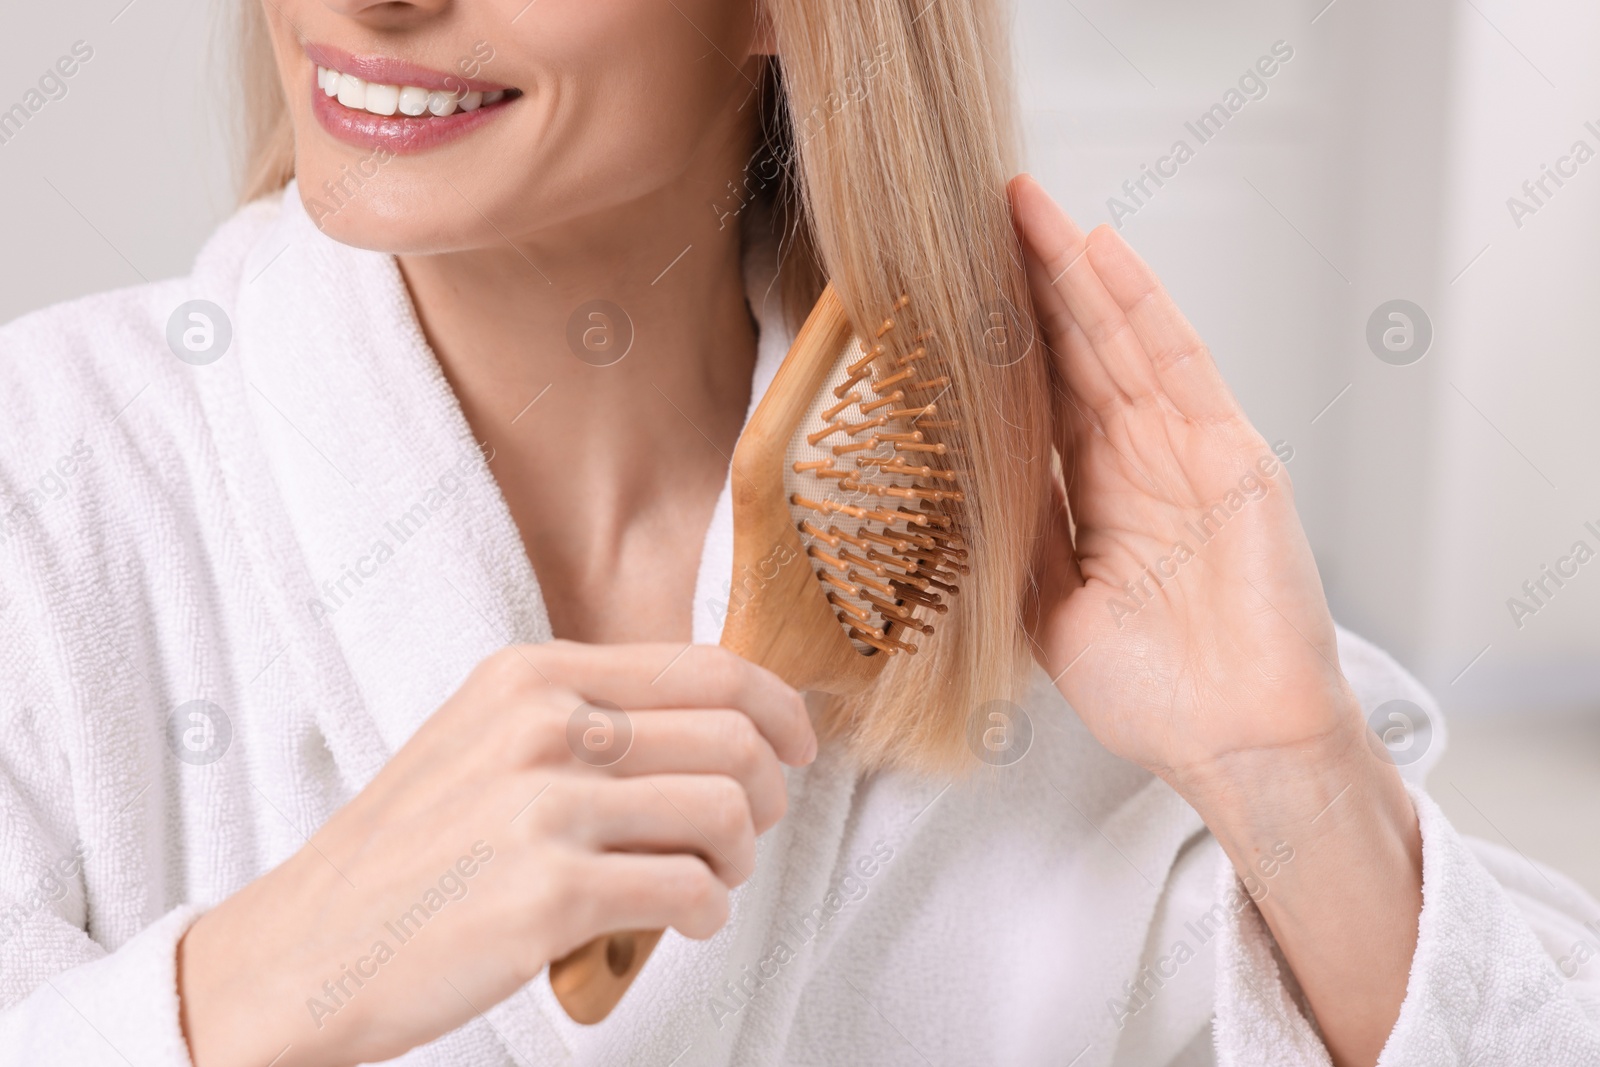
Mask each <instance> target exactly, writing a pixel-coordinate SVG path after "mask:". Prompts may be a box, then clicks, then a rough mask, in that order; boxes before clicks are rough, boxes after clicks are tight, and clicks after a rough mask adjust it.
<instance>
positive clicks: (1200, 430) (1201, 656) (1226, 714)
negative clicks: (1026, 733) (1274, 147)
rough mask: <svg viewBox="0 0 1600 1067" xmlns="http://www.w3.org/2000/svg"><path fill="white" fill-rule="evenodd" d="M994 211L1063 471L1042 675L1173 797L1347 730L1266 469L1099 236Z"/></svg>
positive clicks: (1162, 308)
mask: <svg viewBox="0 0 1600 1067" xmlns="http://www.w3.org/2000/svg"><path fill="white" fill-rule="evenodd" d="M1013 196H1014V204H1015V211H1016V217H1017V221H1018V225H1019V227H1020V228H1021V229H1022V232H1023V234H1024V235H1025V237H1026V240H1027V242H1028V248H1029V251H1030V253H1031V254H1030V256H1029V259H1030V264H1029V274H1030V281H1031V282H1032V288H1033V296H1034V301H1035V304H1036V305H1037V309H1038V312H1039V316H1040V319H1041V323H1042V325H1043V327H1044V331H1045V341H1046V345H1047V347H1048V348H1049V349H1050V351H1051V352H1053V353H1054V357H1055V358H1054V362H1053V371H1054V378H1055V381H1056V384H1057V404H1056V415H1055V440H1056V447H1057V448H1058V450H1059V451H1060V453H1061V456H1062V462H1063V468H1064V470H1065V473H1066V491H1065V494H1064V499H1062V500H1059V501H1058V504H1057V507H1056V509H1055V510H1056V521H1055V524H1054V528H1053V530H1052V536H1051V538H1050V539H1049V543H1048V544H1047V546H1046V549H1045V555H1044V557H1043V558H1042V560H1041V567H1040V580H1041V585H1042V589H1041V592H1042V603H1041V605H1040V610H1039V616H1038V623H1037V625H1036V627H1035V640H1036V641H1037V643H1038V647H1039V649H1040V655H1041V659H1042V661H1043V665H1044V666H1045V668H1046V669H1047V670H1049V671H1050V674H1051V676H1052V677H1056V678H1057V685H1058V686H1059V687H1060V689H1061V692H1062V693H1063V695H1065V696H1066V697H1067V699H1068V700H1069V701H1070V702H1071V704H1072V706H1073V707H1074V708H1076V709H1077V711H1078V713H1079V714H1080V715H1081V716H1083V718H1084V720H1085V722H1086V723H1087V724H1088V725H1089V726H1090V728H1091V729H1093V730H1094V732H1095V734H1096V736H1097V737H1099V738H1100V740H1101V741H1102V742H1103V743H1104V744H1105V745H1106V746H1107V747H1108V748H1110V749H1111V750H1112V751H1113V752H1116V753H1117V754H1118V755H1120V756H1123V757H1124V758H1126V759H1129V760H1132V761H1133V762H1135V763H1138V764H1140V765H1141V766H1143V767H1145V768H1147V769H1148V770H1150V771H1152V772H1153V773H1155V774H1158V775H1160V776H1162V777H1163V778H1166V779H1168V780H1169V781H1171V782H1173V784H1174V785H1178V786H1179V787H1180V789H1181V788H1182V786H1181V783H1184V782H1185V781H1186V780H1187V779H1189V778H1191V777H1193V776H1196V775H1204V774H1207V773H1208V772H1210V771H1212V770H1213V769H1215V768H1217V767H1218V766H1219V765H1221V764H1223V763H1225V762H1226V761H1227V760H1228V759H1229V758H1230V757H1231V756H1234V755H1235V754H1238V753H1242V752H1248V751H1252V750H1259V749H1263V748H1279V747H1290V746H1305V745H1320V744H1322V743H1324V742H1325V741H1328V740H1329V739H1335V740H1336V739H1338V737H1339V736H1341V735H1343V734H1347V733H1348V732H1350V731H1351V730H1352V729H1359V728H1360V727H1361V726H1362V722H1361V717H1360V712H1359V708H1358V707H1357V706H1356V702H1355V700H1354V698H1353V697H1352V695H1351V691H1350V688H1349V686H1348V685H1347V684H1346V683H1345V679H1344V676H1343V675H1342V674H1341V673H1340V671H1339V658H1338V651H1337V648H1336V645H1335V640H1334V628H1333V620H1332V618H1331V616H1330V615H1329V613H1328V606H1327V602H1326V601H1325V600H1324V598H1323V593H1322V583H1321V581H1320V580H1319V578H1318V576H1317V569H1316V564H1315V563H1314V561H1313V560H1312V556H1311V549H1310V546H1309V545H1308V544H1307V541H1306V537H1305V534H1304V532H1303V531H1302V529H1301V526H1300V520H1299V517H1298V516H1297V515H1296V514H1295V509H1294V497H1293V492H1292V490H1291V488H1290V483H1289V473H1288V470H1287V469H1286V468H1285V467H1284V460H1283V457H1280V456H1279V455H1278V454H1277V453H1275V452H1274V451H1273V449H1272V447H1271V446H1269V445H1268V444H1267V442H1266V441H1265V440H1263V439H1262V437H1261V435H1260V434H1258V433H1257V432H1256V430H1255V428H1254V427H1253V426H1251V425H1250V423H1249V421H1248V420H1247V419H1246V418H1245V416H1244V412H1243V411H1241V410H1240V409H1239V405H1238V403H1237V402H1236V401H1235V400H1234V398H1233V395H1232V393H1231V392H1230V391H1229V390H1228V387H1227V385H1226V384H1225V383H1224V382H1223V380H1222V377H1221V375H1220V374H1219V373H1218V371H1217V367H1216V364H1215V363H1213V362H1212V359H1211V355H1210V353H1209V352H1208V351H1207V350H1206V346H1205V345H1204V343H1203V342H1201V340H1200V338H1199V337H1198V336H1197V335H1196V334H1195V332H1194V330H1193V328H1192V327H1190V325H1189V323H1188V322H1187V321H1185V319H1184V318H1183V316H1182V314H1180V313H1179V311H1178V309H1177V307H1176V306H1174V304H1173V303H1172V300H1171V298H1170V297H1168V296H1167V294H1166V292H1165V290H1163V289H1162V288H1161V285H1160V283H1159V282H1158V281H1157V280H1156V278H1155V276H1154V275H1153V274H1151V272H1150V269H1149V268H1148V267H1147V266H1145V264H1144V263H1143V262H1142V261H1141V260H1140V259H1139V258H1138V257H1137V256H1136V255H1135V254H1134V253H1133V250H1132V249H1131V248H1129V247H1128V246H1127V244H1126V243H1125V242H1124V241H1123V240H1122V238H1121V237H1119V236H1118V235H1117V234H1116V232H1115V231H1113V230H1111V229H1109V228H1106V227H1102V228H1101V229H1099V230H1096V231H1095V232H1094V233H1093V234H1091V235H1089V236H1088V237H1087V238H1085V237H1084V235H1083V234H1082V233H1081V232H1080V231H1079V230H1078V229H1077V227H1076V226H1074V225H1073V223H1072V221H1071V220H1070V219H1069V218H1068V217H1067V216H1066V215H1065V214H1064V213H1063V212H1062V211H1061V210H1060V209H1059V208H1057V207H1056V206H1055V204H1054V203H1052V202H1051V201H1050V200H1049V198H1048V197H1047V196H1046V194H1045V193H1044V191H1043V190H1042V189H1040V188H1039V186H1038V185H1036V184H1034V183H1033V182H1032V181H1031V180H1030V179H1027V178H1020V179H1018V180H1017V181H1015V182H1014V183H1013ZM1283 451H1284V455H1285V456H1287V455H1292V452H1290V451H1289V449H1288V448H1287V447H1285V448H1284V449H1283ZM1069 506H1070V509H1071V518H1072V522H1073V523H1074V524H1075V525H1076V540H1075V542H1074V539H1073V537H1072V536H1071V534H1070V532H1069V527H1068V523H1067V515H1068V511H1067V508H1068V507H1069ZM1080 655H1081V657H1082V658H1081V659H1080V658H1079V656H1080ZM1069 665H1070V669H1068V668H1069ZM1058 672H1064V673H1059V674H1058Z"/></svg>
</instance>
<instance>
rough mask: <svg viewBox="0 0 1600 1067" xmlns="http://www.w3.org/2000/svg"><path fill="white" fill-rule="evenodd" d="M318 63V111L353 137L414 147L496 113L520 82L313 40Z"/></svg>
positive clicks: (354, 141)
mask: <svg viewBox="0 0 1600 1067" xmlns="http://www.w3.org/2000/svg"><path fill="white" fill-rule="evenodd" d="M306 55H307V56H308V57H309V58H310V59H311V61H312V63H313V64H315V71H316V90H315V92H314V93H313V94H312V111H313V112H314V113H315V114H316V116H317V120H318V122H320V123H321V125H322V127H323V129H325V130H327V131H328V133H330V134H331V135H332V136H333V137H335V138H336V139H338V140H340V141H344V142H345V143H347V144H351V145H355V146H358V147H363V148H378V147H382V148H386V149H388V150H389V151H392V152H396V153H413V152H421V151H425V150H427V149H429V148H434V147H437V146H439V145H441V144H444V143H446V142H449V141H453V140H455V139H457V138H458V137H461V136H464V135H465V134H467V133H469V132H471V131H472V130H475V129H477V128H478V127H480V126H482V125H483V124H484V123H486V122H489V121H492V120H493V118H494V117H495V116H496V115H497V114H498V113H499V112H500V111H502V110H504V109H505V108H506V107H507V106H508V105H509V104H510V103H511V102H512V101H514V100H516V99H518V98H519V97H520V96H521V95H522V93H521V91H520V90H517V89H514V88H511V87H508V86H504V85H500V84H497V83H495V82H490V81H486V80H484V79H482V78H475V77H466V76H464V75H461V74H454V73H447V72H444V71H437V70H430V69H428V68H426V67H420V66H417V65H416V64H413V63H408V62H405V61H404V60H398V59H391V58H389V57H387V56H356V55H352V54H351V53H349V52H345V51H343V50H341V49H336V48H333V47H331V46H328V45H316V44H308V45H306Z"/></svg>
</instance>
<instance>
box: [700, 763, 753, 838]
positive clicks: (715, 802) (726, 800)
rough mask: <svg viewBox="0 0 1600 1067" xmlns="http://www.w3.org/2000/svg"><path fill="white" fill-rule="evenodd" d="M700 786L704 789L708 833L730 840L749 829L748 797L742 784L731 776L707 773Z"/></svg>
mask: <svg viewBox="0 0 1600 1067" xmlns="http://www.w3.org/2000/svg"><path fill="white" fill-rule="evenodd" d="M702 788H704V789H705V791H706V798H705V805H706V816H705V818H706V821H707V823H709V826H708V828H707V833H708V834H710V835H711V836H713V837H716V838H718V839H720V840H723V841H732V840H734V839H736V838H737V837H739V836H740V835H741V834H744V833H746V832H747V831H748V830H749V829H750V827H751V819H750V798H749V796H747V795H746V793H745V791H744V786H742V785H740V784H739V782H737V781H736V780H734V779H732V778H726V777H723V776H722V775H709V776H708V777H707V779H706V782H705V785H704V786H703V787H702Z"/></svg>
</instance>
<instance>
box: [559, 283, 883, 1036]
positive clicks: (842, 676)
mask: <svg viewBox="0 0 1600 1067" xmlns="http://www.w3.org/2000/svg"><path fill="white" fill-rule="evenodd" d="M850 339H851V333H850V323H849V321H848V320H847V318H846V316H845V311H844V305H843V304H842V303H840V301H839V297H838V295H837V294H835V293H834V291H833V287H832V286H831V285H830V286H828V287H827V288H826V289H824V290H823V293H822V296H821V297H820V298H819V299H818V300H817V304H816V307H814V308H813V309H812V311H811V314H810V316H809V317H808V318H807V319H806V322H805V324H804V325H803V326H802V327H801V328H800V332H799V333H798V334H797V335H796V336H795V340H794V344H793V346H792V347H791V348H790V349H789V354H788V355H787V356H786V357H785V358H784V361H783V363H782V365H781V366H779V368H778V373H777V375H776V376H775V377H774V378H773V381H772V385H771V386H770V387H769V388H768V389H767V392H766V394H765V395H763V396H762V398H761V401H760V403H759V404H757V405H756V410H755V412H754V413H753V414H752V415H751V416H750V422H749V424H748V425H747V426H746V427H745V429H744V432H743V433H742V434H740V436H739V442H738V444H737V445H736V446H735V448H734V452H733V469H734V474H735V477H734V478H733V554H734V568H733V581H734V584H735V585H737V586H739V587H740V588H741V589H744V590H745V592H746V593H747V594H748V595H747V596H745V597H744V599H742V600H741V601H740V604H739V606H738V607H737V608H736V609H735V608H731V607H730V610H729V612H728V616H727V618H726V620H725V621H724V624H723V629H722V647H724V648H726V649H728V650H729V651H731V652H735V653H738V654H739V655H740V656H743V657H744V658H745V659H747V660H749V661H750V662H752V663H756V664H759V665H760V666H762V667H765V668H767V670H769V671H772V672H773V673H774V674H776V675H777V676H778V677H780V678H782V679H783V680H784V681H786V682H788V683H789V684H790V685H792V686H793V687H794V688H796V689H798V690H801V691H806V690H820V691H822V692H826V693H853V692H859V691H860V690H861V689H863V688H865V687H866V685H867V684H868V683H869V682H870V681H871V679H872V678H873V677H874V676H875V674H876V671H877V670H878V669H880V668H881V667H882V661H881V660H873V659H870V658H868V657H865V656H861V655H858V654H857V653H856V652H855V650H854V649H853V648H852V647H851V645H850V642H849V641H848V640H846V639H845V637H844V632H843V630H842V629H841V628H840V626H839V621H838V620H837V619H836V618H834V614H833V611H832V609H831V608H830V607H829V606H828V602H827V600H826V599H825V598H824V597H823V594H822V592H821V588H820V585H819V583H818V582H817V579H816V578H815V576H814V575H813V574H812V571H811V568H810V566H809V565H808V564H807V563H806V562H805V559H806V555H805V546H804V545H802V544H801V542H800V536H799V534H798V533H797V532H796V527H795V522H794V519H793V517H792V516H791V514H790V511H789V502H788V498H787V497H786V495H785V492H784V487H783V470H784V453H785V449H786V448H787V447H788V444H789V441H790V439H791V438H792V437H793V436H794V433H795V429H796V427H797V426H798V425H799V424H800V420H801V418H802V417H803V416H804V414H805V412H806V409H807V408H808V407H810V406H811V402H812V399H813V398H814V397H815V396H816V395H817V392H818V391H819V390H820V389H821V388H822V387H823V385H824V383H825V381H826V380H827V378H828V375H829V374H830V372H831V371H832V370H833V367H834V365H835V362H836V360H837V358H838V357H839V354H840V352H841V349H842V348H843V347H844V346H845V345H847V343H848V342H849V341H850ZM781 560H797V561H800V562H799V563H798V564H789V565H779V566H778V567H777V570H776V573H773V565H774V561H781ZM751 575H755V576H757V577H758V578H759V581H756V582H754V583H753V584H752V583H747V582H745V581H744V579H746V578H749V577H750V576H751ZM662 933H663V931H661V930H623V931H619V932H617V933H611V934H606V935H604V936H602V937H597V938H595V939H594V940H593V941H590V942H589V943H588V944H586V945H584V946H583V947H582V948H579V949H578V950H577V951H576V952H573V953H572V954H571V955H570V956H566V957H564V958H562V959H559V960H556V961H555V962H554V963H552V964H550V988H551V989H552V990H554V991H555V995H556V1000H558V1001H559V1002H560V1003H561V1006H562V1007H563V1008H565V1009H566V1012H567V1014H568V1015H570V1016H571V1017H572V1019H573V1020H574V1021H575V1022H580V1023H586V1024H593V1023H597V1022H599V1021H600V1020H601V1019H604V1018H605V1017H606V1016H607V1015H609V1014H610V1013H611V1009H612V1008H615V1007H616V1006H617V1003H618V1001H620V1000H621V999H622V996H623V994H624V993H626V992H627V991H628V986H629V985H631V984H632V983H633V980H634V978H635V977H636V976H637V975H638V973H639V971H640V970H641V969H642V968H643V967H644V964H645V961H646V960H647V959H649V958H650V953H651V951H652V950H653V949H654V948H655V947H656V942H658V941H660V940H661V934H662Z"/></svg>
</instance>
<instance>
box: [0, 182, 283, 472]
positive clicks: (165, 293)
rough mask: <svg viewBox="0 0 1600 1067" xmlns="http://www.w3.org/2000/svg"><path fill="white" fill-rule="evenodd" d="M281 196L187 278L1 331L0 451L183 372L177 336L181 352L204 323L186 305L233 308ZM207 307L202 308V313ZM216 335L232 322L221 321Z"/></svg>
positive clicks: (97, 299)
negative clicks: (188, 330) (0, 429)
mask: <svg viewBox="0 0 1600 1067" xmlns="http://www.w3.org/2000/svg"><path fill="white" fill-rule="evenodd" d="M280 203H281V198H280V197H278V196H273V197H270V198H266V199H262V200H258V201H256V202H255V203H252V204H249V205H247V206H246V207H244V208H242V209H241V210H240V211H239V212H238V213H236V214H235V215H234V216H233V217H232V218H230V219H229V220H228V221H226V222H224V223H223V224H222V225H221V226H220V227H219V228H218V229H217V230H216V232H215V233H213V234H212V236H211V237H210V239H209V240H208V241H207V242H206V244H205V246H204V247H203V248H202V249H201V251H200V253H199V255H198V256H197V257H196V259H195V263H194V266H193V268H192V269H191V271H190V272H189V273H188V274H187V275H185V276H183V277H181V278H172V279H166V280H162V281H157V282H150V283H147V284H144V285H137V286H131V287H128V288H124V289H114V290H111V291H109V292H103V293H95V294H92V295H90V296H85V297H80V298H78V299H75V300H69V301H65V302H63V303H60V304H54V305H52V306H50V307H46V308H43V309H40V310H38V311H34V312H31V313H29V314H27V315H24V316H22V317H21V318H18V319H15V320H13V321H12V322H10V323H7V324H6V325H4V326H0V390H3V391H4V395H5V396H6V398H7V406H8V415H9V418H8V421H7V428H6V430H5V432H4V433H3V434H0V450H4V451H5V452H13V451H14V449H15V448H16V446H17V445H19V444H21V443H24V442H25V441H26V440H27V439H28V438H29V436H30V435H31V433H32V432H33V431H36V430H38V429H40V428H41V427H42V425H44V424H45V423H49V422H60V421H62V420H63V419H68V420H70V419H72V418H73V417H74V416H76V417H78V418H80V419H82V418H86V417H89V416H91V415H92V416H97V417H98V416H110V417H114V416H115V415H117V414H118V412H119V410H120V409H121V405H122V404H124V403H126V402H127V401H128V400H129V399H130V396H129V395H128V394H125V393H124V392H122V391H121V390H122V389H123V388H125V387H126V386H127V385H128V384H130V383H132V384H134V387H135V388H138V386H139V385H143V384H146V383H152V382H153V381H154V380H155V379H157V378H162V377H170V376H174V375H175V374H176V372H177V371H178V369H180V368H182V367H183V366H184V362H183V361H182V359H181V357H179V356H177V355H175V354H174V352H173V351H172V348H173V345H172V344H169V333H175V334H176V338H177V341H178V343H179V346H180V348H181V347H182V345H183V333H184V330H183V329H178V330H176V331H173V330H170V329H169V328H170V327H172V326H173V325H174V323H175V322H177V323H179V324H180V325H182V326H184V327H188V326H189V325H200V323H199V322H198V321H197V320H191V319H190V318H189V317H188V316H187V315H186V314H185V310H186V308H185V305H188V304H190V303H191V302H194V301H202V300H205V301H210V302H212V303H214V304H216V305H217V306H218V307H221V308H226V306H228V305H229V304H231V303H232V302H233V294H235V293H236V292H237V291H238V289H239V287H240V284H241V275H242V273H243V272H244V270H245V268H246V265H247V263H249V261H250V260H251V257H252V253H254V252H255V251H256V250H257V248H258V246H259V245H260V244H261V243H262V241H263V240H264V239H265V238H266V237H268V236H269V235H270V232H271V230H272V229H273V227H274V225H275V223H276V221H277V219H278V215H279V213H280V212H279V209H280ZM198 310H202V311H203V310H204V309H198ZM211 325H212V327H213V329H214V330H215V331H217V332H223V331H226V329H227V324H224V323H222V322H220V321H218V322H213V323H212V324H211ZM201 340H202V338H201V337H200V336H199V334H191V335H190V337H189V339H188V341H189V347H188V348H187V349H184V352H185V355H187V356H188V357H189V359H190V360H191V365H195V362H196V361H198V360H200V359H203V358H204V353H203V352H199V351H196V349H197V347H198V346H199V343H200V341H201Z"/></svg>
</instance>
